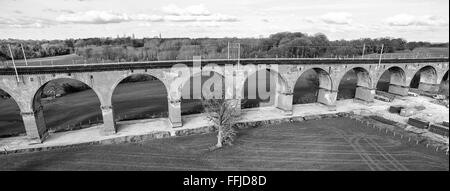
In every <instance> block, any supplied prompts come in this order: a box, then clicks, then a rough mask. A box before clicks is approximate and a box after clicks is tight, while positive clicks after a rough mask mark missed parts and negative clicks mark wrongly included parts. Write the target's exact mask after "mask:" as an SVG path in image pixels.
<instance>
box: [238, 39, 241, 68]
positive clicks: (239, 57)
mask: <svg viewBox="0 0 450 191" xmlns="http://www.w3.org/2000/svg"><path fill="white" fill-rule="evenodd" d="M240 59H241V43H238V68H239V63H240Z"/></svg>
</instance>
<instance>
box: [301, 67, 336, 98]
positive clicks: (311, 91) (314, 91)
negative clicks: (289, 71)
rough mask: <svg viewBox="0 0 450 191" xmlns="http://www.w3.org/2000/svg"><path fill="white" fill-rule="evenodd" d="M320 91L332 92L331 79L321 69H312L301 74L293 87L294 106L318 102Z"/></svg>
mask: <svg viewBox="0 0 450 191" xmlns="http://www.w3.org/2000/svg"><path fill="white" fill-rule="evenodd" d="M321 89H325V90H328V91H331V90H332V81H331V77H330V75H329V74H328V72H326V71H325V70H323V69H320V68H312V69H308V70H307V71H305V72H303V73H302V74H301V76H300V77H299V78H298V79H297V81H296V83H295V86H294V98H293V103H294V104H308V103H316V102H318V101H319V92H320V90H321Z"/></svg>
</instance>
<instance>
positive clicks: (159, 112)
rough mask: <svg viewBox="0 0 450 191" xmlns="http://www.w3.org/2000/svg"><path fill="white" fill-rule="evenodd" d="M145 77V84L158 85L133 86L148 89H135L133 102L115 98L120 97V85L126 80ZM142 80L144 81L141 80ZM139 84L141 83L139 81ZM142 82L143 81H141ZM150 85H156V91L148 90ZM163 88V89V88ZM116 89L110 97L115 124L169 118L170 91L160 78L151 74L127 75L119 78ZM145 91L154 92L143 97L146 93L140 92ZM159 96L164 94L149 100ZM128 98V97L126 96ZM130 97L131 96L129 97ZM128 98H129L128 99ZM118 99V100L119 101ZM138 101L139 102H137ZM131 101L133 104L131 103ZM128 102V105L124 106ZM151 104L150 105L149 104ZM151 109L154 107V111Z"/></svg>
mask: <svg viewBox="0 0 450 191" xmlns="http://www.w3.org/2000/svg"><path fill="white" fill-rule="evenodd" d="M140 76H143V77H144V78H146V79H145V80H143V82H145V81H153V80H154V81H156V83H154V84H133V85H136V86H146V87H142V88H139V87H136V88H137V89H133V92H134V93H135V94H133V95H131V96H133V98H134V99H133V100H131V99H126V100H121V99H122V98H121V97H115V96H120V95H118V94H120V92H118V91H119V84H120V83H122V82H124V81H125V80H126V79H130V78H133V77H140ZM141 80H142V79H141ZM138 82H139V81H138ZM141 82H142V81H141ZM148 85H155V86H156V87H155V89H152V88H148V87H147V86H148ZM158 86H159V87H160V88H161V89H162V92H158V89H160V88H158ZM161 86H162V87H161ZM113 87H114V89H113V90H112V91H111V92H112V94H111V97H110V99H111V100H110V102H111V106H112V108H113V119H114V123H115V122H117V121H123V120H137V119H149V118H162V117H164V118H165V117H167V116H168V111H169V109H168V101H167V100H168V89H167V86H166V84H165V83H164V81H162V80H160V78H158V77H156V76H154V75H151V74H149V73H131V74H129V75H126V76H125V77H121V78H119V80H118V81H117V82H115V83H114V84H113ZM125 88H126V87H125ZM139 90H141V91H144V90H149V91H152V90H153V91H154V92H153V91H152V92H147V93H148V94H145V96H143V93H145V92H140V91H139ZM155 94H156V95H158V94H163V96H162V97H161V96H156V97H153V99H148V96H150V95H152V96H154V95H155ZM124 96H127V95H124ZM128 96H130V95H128ZM114 98H116V100H114ZM127 98H128V97H127ZM117 99H118V100H117ZM136 99H138V100H136ZM130 101H131V102H130ZM125 102H126V104H124V103H125ZM148 102H150V103H148ZM152 102H156V103H158V104H159V105H158V106H156V105H154V104H152ZM161 102H163V104H162V105H161V104H160V103H161ZM149 107H154V108H155V109H154V111H153V109H152V108H149Z"/></svg>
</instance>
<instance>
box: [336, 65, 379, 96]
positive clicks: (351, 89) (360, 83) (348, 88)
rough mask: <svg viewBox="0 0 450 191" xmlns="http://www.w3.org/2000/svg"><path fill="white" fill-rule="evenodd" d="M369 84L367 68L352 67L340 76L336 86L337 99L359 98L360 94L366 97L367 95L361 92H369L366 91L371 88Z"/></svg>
mask: <svg viewBox="0 0 450 191" xmlns="http://www.w3.org/2000/svg"><path fill="white" fill-rule="evenodd" d="M371 84H372V82H371V79H370V74H369V72H368V71H367V70H365V69H364V68H353V69H351V70H349V71H347V72H346V73H345V74H344V76H343V77H342V78H341V80H340V82H339V87H338V95H337V100H346V99H354V98H358V99H360V97H361V96H362V97H367V95H362V94H364V93H363V92H366V93H365V94H369V93H370V92H368V91H370V89H371V88H372V87H371ZM358 88H360V89H358ZM361 88H362V90H361ZM366 90H368V91H366ZM357 94H358V95H357Z"/></svg>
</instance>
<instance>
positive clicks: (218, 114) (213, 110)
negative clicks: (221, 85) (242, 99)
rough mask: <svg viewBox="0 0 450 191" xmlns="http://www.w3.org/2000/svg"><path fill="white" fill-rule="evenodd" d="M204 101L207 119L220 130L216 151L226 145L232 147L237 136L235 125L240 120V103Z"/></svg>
mask: <svg viewBox="0 0 450 191" xmlns="http://www.w3.org/2000/svg"><path fill="white" fill-rule="evenodd" d="M222 97H223V98H221V99H203V101H202V103H203V107H204V110H205V113H206V115H207V119H208V120H209V121H211V122H212V123H213V124H214V127H215V128H216V129H217V130H218V133H217V144H216V145H215V148H214V149H217V148H221V147H222V146H223V145H224V144H228V145H231V143H232V142H233V140H234V137H235V136H236V131H235V130H234V129H233V125H234V124H235V123H236V122H237V121H238V120H239V118H240V116H239V114H238V103H237V102H236V101H235V100H230V99H225V98H224V97H225V96H222Z"/></svg>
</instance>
